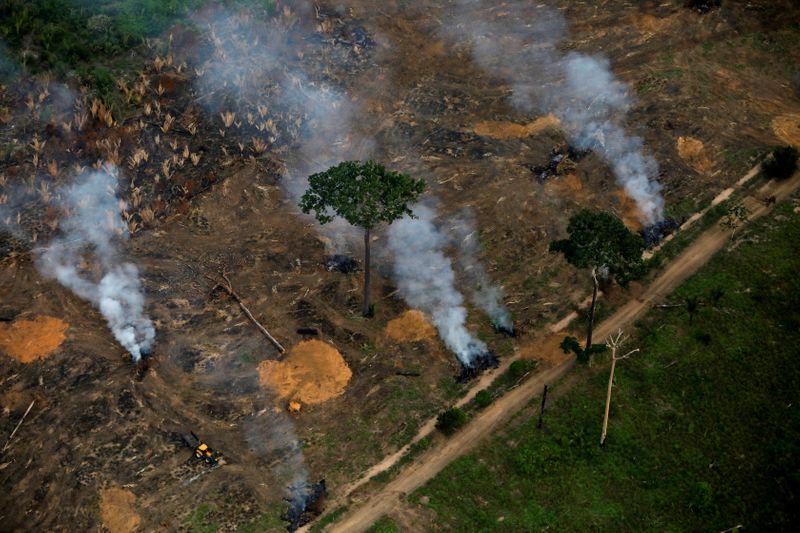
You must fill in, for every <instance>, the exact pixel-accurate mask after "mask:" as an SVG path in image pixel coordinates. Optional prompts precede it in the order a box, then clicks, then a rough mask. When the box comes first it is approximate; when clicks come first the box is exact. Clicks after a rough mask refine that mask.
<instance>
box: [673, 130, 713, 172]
mask: <svg viewBox="0 0 800 533" xmlns="http://www.w3.org/2000/svg"><path fill="white" fill-rule="evenodd" d="M677 144H678V155H679V156H681V159H683V160H684V161H686V163H687V164H688V165H690V166H691V167H692V168H694V169H695V170H696V171H697V172H701V173H702V172H708V171H709V170H710V169H711V166H712V163H711V160H710V159H709V158H708V155H707V154H706V147H705V146H704V145H703V142H702V141H701V140H699V139H695V138H694V137H678V143H677Z"/></svg>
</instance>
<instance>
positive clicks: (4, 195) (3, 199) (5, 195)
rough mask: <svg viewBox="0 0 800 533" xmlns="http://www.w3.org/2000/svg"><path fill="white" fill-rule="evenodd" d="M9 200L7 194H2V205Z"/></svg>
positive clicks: (0, 203) (0, 201) (0, 198)
mask: <svg viewBox="0 0 800 533" xmlns="http://www.w3.org/2000/svg"><path fill="white" fill-rule="evenodd" d="M7 202H8V195H7V194H0V205H3V204H5V203H7Z"/></svg>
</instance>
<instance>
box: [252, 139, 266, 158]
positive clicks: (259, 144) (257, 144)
mask: <svg viewBox="0 0 800 533" xmlns="http://www.w3.org/2000/svg"><path fill="white" fill-rule="evenodd" d="M252 140H253V151H254V152H255V153H257V154H263V153H264V152H265V151H266V150H267V143H265V142H264V141H262V140H261V139H259V138H258V137H253V139H252Z"/></svg>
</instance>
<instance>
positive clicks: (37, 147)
mask: <svg viewBox="0 0 800 533" xmlns="http://www.w3.org/2000/svg"><path fill="white" fill-rule="evenodd" d="M45 144H47V141H42V140H39V136H38V135H34V136H33V139H32V140H31V143H30V145H31V148H33V151H34V153H37V154H41V153H42V150H44V145H45Z"/></svg>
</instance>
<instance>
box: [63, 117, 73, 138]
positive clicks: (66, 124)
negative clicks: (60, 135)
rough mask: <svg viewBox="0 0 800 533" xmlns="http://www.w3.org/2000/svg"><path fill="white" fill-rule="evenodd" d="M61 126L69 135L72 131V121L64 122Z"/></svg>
mask: <svg viewBox="0 0 800 533" xmlns="http://www.w3.org/2000/svg"><path fill="white" fill-rule="evenodd" d="M60 126H61V129H62V131H63V132H64V134H65V135H69V134H70V133H71V132H72V121H69V120H68V121H66V122H62V123H61V124H60Z"/></svg>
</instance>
